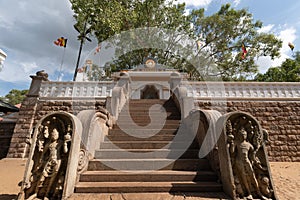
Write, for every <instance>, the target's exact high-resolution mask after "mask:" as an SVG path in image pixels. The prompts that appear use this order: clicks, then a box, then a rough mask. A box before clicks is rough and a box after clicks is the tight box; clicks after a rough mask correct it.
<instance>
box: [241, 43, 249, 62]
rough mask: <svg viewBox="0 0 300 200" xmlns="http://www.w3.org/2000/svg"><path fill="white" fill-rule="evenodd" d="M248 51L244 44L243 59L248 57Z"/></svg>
mask: <svg viewBox="0 0 300 200" xmlns="http://www.w3.org/2000/svg"><path fill="white" fill-rule="evenodd" d="M247 53H248V51H247V49H246V46H245V44H244V43H243V44H242V59H245V57H246V55H247Z"/></svg>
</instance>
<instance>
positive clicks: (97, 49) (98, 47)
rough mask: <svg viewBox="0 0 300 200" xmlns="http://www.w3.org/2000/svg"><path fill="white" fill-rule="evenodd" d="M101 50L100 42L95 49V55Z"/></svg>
mask: <svg viewBox="0 0 300 200" xmlns="http://www.w3.org/2000/svg"><path fill="white" fill-rule="evenodd" d="M100 50H101V43H99V44H98V46H97V47H96V49H95V52H94V55H96V54H97V53H99V52H100Z"/></svg>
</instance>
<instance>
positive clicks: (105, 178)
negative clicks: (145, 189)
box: [79, 170, 218, 182]
mask: <svg viewBox="0 0 300 200" xmlns="http://www.w3.org/2000/svg"><path fill="white" fill-rule="evenodd" d="M217 178H218V177H217V175H216V174H215V173H214V172H212V171H200V172H190V171H171V170H161V171H149V172H143V173H139V172H136V171H133V172H123V171H86V172H84V173H83V174H81V175H80V180H79V181H81V182H173V181H174V182H177V181H197V182H203V181H215V182H216V181H217Z"/></svg>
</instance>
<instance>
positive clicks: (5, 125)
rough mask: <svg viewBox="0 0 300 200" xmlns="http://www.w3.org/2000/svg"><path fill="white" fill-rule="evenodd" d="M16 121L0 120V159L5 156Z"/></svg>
mask: <svg viewBox="0 0 300 200" xmlns="http://www.w3.org/2000/svg"><path fill="white" fill-rule="evenodd" d="M15 125H16V122H0V159H2V158H5V157H6V155H7V153H8V149H9V145H10V141H11V138H12V135H13V133H14V128H15Z"/></svg>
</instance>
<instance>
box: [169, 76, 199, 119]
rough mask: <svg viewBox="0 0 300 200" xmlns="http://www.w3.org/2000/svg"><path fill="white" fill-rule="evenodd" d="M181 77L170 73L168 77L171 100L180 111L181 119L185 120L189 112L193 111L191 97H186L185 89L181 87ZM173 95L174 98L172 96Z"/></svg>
mask: <svg viewBox="0 0 300 200" xmlns="http://www.w3.org/2000/svg"><path fill="white" fill-rule="evenodd" d="M181 80H182V78H181V76H180V74H179V73H172V74H171V77H170V89H171V91H172V95H173V100H174V102H175V103H176V106H177V108H178V109H180V111H181V119H184V118H186V117H187V116H188V115H189V113H190V111H192V110H193V109H194V99H193V97H188V96H187V88H186V87H185V86H181V85H180V84H181ZM174 95H175V96H174Z"/></svg>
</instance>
